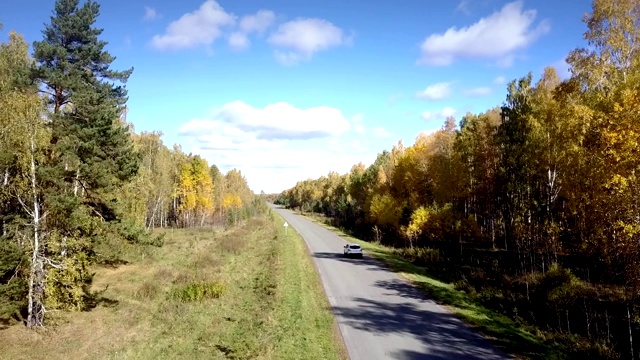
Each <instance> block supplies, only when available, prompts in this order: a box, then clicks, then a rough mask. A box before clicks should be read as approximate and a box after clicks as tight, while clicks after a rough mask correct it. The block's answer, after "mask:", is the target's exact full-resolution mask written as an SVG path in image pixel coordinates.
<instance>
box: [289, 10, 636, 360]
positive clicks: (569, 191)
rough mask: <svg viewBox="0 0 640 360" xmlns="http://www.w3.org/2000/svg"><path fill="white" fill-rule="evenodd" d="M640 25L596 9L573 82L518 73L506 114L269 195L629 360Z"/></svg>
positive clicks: (592, 351) (490, 301)
mask: <svg viewBox="0 0 640 360" xmlns="http://www.w3.org/2000/svg"><path fill="white" fill-rule="evenodd" d="M638 19H640V7H639V6H638V4H637V1H632V0H596V1H594V2H593V12H592V13H591V14H589V15H587V16H586V17H585V19H584V21H585V23H586V24H587V26H588V30H587V31H586V33H585V39H586V40H587V41H588V45H589V48H585V49H577V50H575V51H573V52H571V54H570V55H569V56H568V58H567V61H568V63H569V64H570V66H571V71H572V74H573V75H572V76H571V77H570V78H569V79H566V80H562V79H560V78H559V76H558V74H557V73H556V70H555V69H554V68H547V69H545V71H544V73H543V74H542V76H541V77H540V79H538V80H537V82H534V80H533V77H532V75H531V74H528V75H527V76H524V77H522V78H520V79H516V80H514V81H512V82H511V83H509V84H508V86H507V96H506V99H505V101H504V103H503V104H502V106H500V107H496V108H493V109H490V110H488V111H486V112H484V113H481V114H470V113H469V114H466V115H465V116H463V117H462V119H460V121H459V124H458V125H457V124H456V122H455V120H454V119H452V118H449V119H447V120H446V122H445V124H444V125H443V127H442V128H441V129H440V130H438V131H436V132H434V133H431V134H420V135H419V136H418V137H417V138H416V140H415V143H414V144H413V145H411V146H404V144H402V143H401V142H400V143H398V144H396V145H395V146H393V148H392V149H391V151H387V150H385V151H383V152H382V153H380V154H378V157H377V159H376V160H375V162H374V163H373V164H371V165H369V166H365V165H363V164H358V165H355V166H353V168H352V169H351V171H350V172H349V173H346V174H343V175H339V174H336V173H330V174H328V175H327V176H323V177H321V178H319V179H315V180H312V179H309V180H306V181H301V182H298V183H297V184H296V186H295V187H293V188H291V189H289V190H287V191H285V192H283V193H282V194H281V195H280V197H279V198H278V200H277V201H278V202H279V203H282V204H285V205H287V206H289V207H291V208H296V209H300V210H303V211H314V212H321V213H324V214H326V215H327V216H329V217H330V218H331V219H332V221H333V222H334V223H335V224H337V225H339V226H341V227H343V228H346V229H348V230H350V231H351V232H353V233H355V234H357V235H359V236H361V237H363V238H365V239H369V240H373V241H381V242H382V243H384V244H387V245H391V246H394V247H396V248H397V251H398V252H399V253H401V254H405V255H406V256H407V258H409V259H411V260H412V261H414V262H415V263H417V264H420V265H422V266H424V267H425V268H427V269H428V271H429V272H430V273H431V274H433V275H434V276H439V277H441V278H443V279H445V280H448V281H450V282H452V283H455V284H456V286H457V287H458V288H459V289H461V290H463V291H467V292H468V293H470V294H472V295H473V296H474V297H476V298H477V299H478V300H479V301H481V302H482V303H483V304H485V305H486V306H489V307H491V308H493V309H495V310H497V311H499V312H502V313H504V314H506V315H508V316H510V317H511V318H513V319H515V320H517V321H519V322H521V323H523V324H528V325H530V326H535V327H537V328H538V329H539V330H540V331H543V333H545V334H552V335H553V336H554V337H555V338H556V339H561V340H560V342H561V343H563V344H565V345H566V346H567V347H568V348H570V350H571V351H573V352H572V353H573V354H574V356H577V354H582V355H583V356H587V355H589V356H596V357H624V358H634V357H637V356H638V349H640V346H639V345H637V344H634V340H635V339H636V338H637V337H638V335H640V320H639V319H640V309H639V307H638V306H639V305H640V297H639V291H640V266H638V265H639V264H640V246H639V245H638V244H640V192H639V190H640V180H639V179H638V176H640V121H639V118H638V116H639V115H640V113H639V112H638V109H640V56H639V55H640V53H639V46H640V42H639V40H640V30H638V29H639V28H640V27H639V26H638V25H640V24H639V20H638ZM426 248H429V249H431V250H430V251H422V250H421V249H426ZM434 251H435V252H437V254H438V256H433V254H434ZM416 254H429V256H425V257H421V256H419V255H416Z"/></svg>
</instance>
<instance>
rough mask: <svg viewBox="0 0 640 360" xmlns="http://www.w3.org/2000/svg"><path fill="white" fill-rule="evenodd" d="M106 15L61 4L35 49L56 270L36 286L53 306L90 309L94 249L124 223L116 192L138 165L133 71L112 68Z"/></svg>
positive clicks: (67, 1) (48, 253) (49, 248)
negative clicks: (127, 114)
mask: <svg viewBox="0 0 640 360" xmlns="http://www.w3.org/2000/svg"><path fill="white" fill-rule="evenodd" d="M99 9H100V7H99V4H98V3H96V2H95V1H87V2H85V3H84V5H83V6H81V7H80V6H79V0H57V1H56V3H55V8H54V11H53V15H52V16H51V22H50V24H48V25H46V27H45V29H44V31H43V35H44V39H43V40H42V41H36V42H34V44H33V47H34V58H35V61H36V66H35V69H34V71H33V74H32V75H33V80H34V81H35V82H36V83H38V84H41V86H40V88H41V89H42V93H43V95H44V97H45V99H46V101H47V104H48V106H49V115H48V119H47V125H48V126H49V127H50V129H51V141H50V143H51V146H50V149H49V151H48V153H47V162H46V164H43V165H42V166H40V169H39V172H38V176H39V177H40V179H39V180H40V181H39V185H40V186H41V187H42V189H43V190H42V193H43V194H42V195H43V204H42V206H43V208H44V212H46V213H47V218H46V221H45V223H44V224H42V226H43V228H44V230H46V231H44V232H43V233H46V234H47V238H46V239H42V241H44V242H45V243H46V246H45V245H44V244H43V247H42V249H43V250H42V251H43V252H45V253H44V254H43V257H44V258H45V259H47V261H46V264H48V265H49V267H50V270H48V271H47V276H46V279H47V283H46V284H42V283H40V284H36V285H34V286H36V287H42V286H43V285H45V299H46V302H47V306H48V307H49V308H76V309H81V308H84V307H86V306H87V305H89V304H90V300H91V298H90V296H89V294H88V289H89V285H90V283H91V280H92V274H91V273H90V272H89V266H90V265H91V263H92V262H93V261H94V260H95V258H96V256H95V252H94V246H95V244H96V242H97V241H99V240H100V237H101V236H108V235H107V234H108V232H109V231H110V230H109V229H110V226H109V225H110V224H114V223H117V222H118V220H119V219H120V217H121V212H118V203H117V198H116V196H115V191H116V190H117V188H118V186H120V185H121V184H122V183H123V182H126V181H129V180H130V179H132V178H133V177H134V176H135V175H136V173H137V169H138V166H139V156H138V154H137V153H136V152H135V151H134V149H133V146H132V145H133V144H132V141H131V136H130V129H129V127H128V126H127V125H126V124H125V123H123V121H121V120H120V115H121V113H122V110H123V108H124V105H125V103H126V100H127V97H126V95H127V92H126V89H125V88H124V85H122V84H124V83H125V82H126V81H127V79H128V78H129V76H130V75H131V73H132V71H133V69H129V70H126V71H115V70H112V69H111V68H110V65H111V63H112V62H113V61H114V60H115V58H114V57H113V56H111V54H109V53H108V52H107V51H106V50H104V48H105V46H106V45H107V43H106V42H105V41H102V40H99V36H100V35H101V33H102V29H98V28H95V27H94V24H95V22H96V19H97V17H98V16H99ZM117 83H119V84H120V85H116V84H117ZM45 249H46V250H45ZM51 266H53V267H51ZM38 281H39V282H44V278H43V277H40V278H39V279H38ZM42 320H43V319H34V320H33V321H29V322H28V325H29V326H34V325H39V324H42Z"/></svg>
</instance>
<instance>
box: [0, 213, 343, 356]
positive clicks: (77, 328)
mask: <svg viewBox="0 0 640 360" xmlns="http://www.w3.org/2000/svg"><path fill="white" fill-rule="evenodd" d="M280 220H281V219H280V218H279V215H277V214H275V213H271V214H269V215H265V216H263V217H260V218H256V219H252V220H249V221H248V222H247V223H246V224H243V225H242V226H241V227H237V228H235V229H231V230H228V231H222V230H216V231H214V230H212V229H185V230H167V231H166V234H165V239H166V241H165V246H164V247H162V248H158V249H155V250H152V251H149V252H146V253H144V256H140V255H136V256H134V257H132V258H131V259H128V260H129V261H130V262H129V263H128V264H126V265H121V266H118V267H102V268H98V269H96V271H97V273H96V277H95V283H94V289H95V290H100V289H104V288H105V287H107V286H108V287H107V289H106V291H105V292H104V294H103V296H104V298H103V299H102V301H101V303H100V305H99V306H98V307H96V308H95V309H93V310H92V311H88V312H81V313H60V314H51V315H52V322H51V323H50V325H49V326H48V327H47V329H46V330H43V331H38V332H31V331H27V330H25V329H24V327H22V326H20V325H16V326H12V327H9V328H7V329H5V330H2V331H0V348H2V349H3V351H2V353H1V354H0V358H8V359H33V358H48V359H68V358H73V359H156V358H188V359H249V358H250V359H305V358H307V359H308V358H314V359H345V358H346V355H345V354H346V352H345V351H344V345H343V344H342V343H341V339H340V337H339V335H338V333H337V330H336V328H335V326H334V319H333V315H332V313H331V310H330V308H329V304H328V301H327V299H326V296H325V294H324V292H323V290H322V287H321V284H320V280H319V277H318V275H317V273H316V271H315V268H314V267H313V263H312V262H311V259H310V258H309V257H308V256H307V254H306V248H305V246H304V243H303V242H302V241H301V239H299V238H298V237H297V235H295V234H293V232H291V231H290V232H289V233H288V234H286V235H285V233H284V229H282V226H280V225H281V224H282V222H281V221H280ZM27 349H28V351H27Z"/></svg>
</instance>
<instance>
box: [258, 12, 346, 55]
mask: <svg viewBox="0 0 640 360" xmlns="http://www.w3.org/2000/svg"><path fill="white" fill-rule="evenodd" d="M267 41H268V42H269V43H270V44H272V45H273V46H275V47H276V52H275V56H276V59H277V60H278V61H279V62H281V63H282V64H284V65H293V64H296V63H298V62H299V61H301V60H308V59H310V58H311V57H312V56H313V55H314V54H315V53H317V52H320V51H324V50H328V49H330V48H332V47H337V46H341V45H345V44H348V43H349V42H350V39H349V38H348V37H347V36H345V34H344V32H343V31H342V29H340V28H339V27H337V26H335V25H334V24H332V23H331V22H329V21H327V20H323V19H296V20H292V21H289V22H286V23H284V24H281V25H280V26H279V27H278V29H277V30H276V31H275V32H274V33H273V34H271V35H270V36H269V39H268V40H267Z"/></svg>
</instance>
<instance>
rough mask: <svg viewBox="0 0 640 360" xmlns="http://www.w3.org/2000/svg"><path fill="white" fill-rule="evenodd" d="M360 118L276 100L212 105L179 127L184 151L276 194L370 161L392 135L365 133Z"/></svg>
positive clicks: (376, 130) (375, 131)
mask: <svg viewBox="0 0 640 360" xmlns="http://www.w3.org/2000/svg"><path fill="white" fill-rule="evenodd" d="M364 122H365V120H364V117H363V116H362V115H361V114H356V115H354V116H352V117H351V118H345V117H344V116H343V115H342V112H341V111H340V110H339V109H336V108H332V107H327V106H317V107H312V108H308V109H300V108H296V107H294V106H293V105H291V104H288V103H284V102H279V103H275V104H271V105H268V106H265V107H264V108H256V107H253V106H250V105H248V104H245V103H243V102H241V101H235V102H231V103H228V104H225V105H223V106H220V107H216V108H215V109H214V110H212V111H211V113H210V114H209V115H208V116H205V117H202V118H197V119H192V120H191V121H189V122H187V123H185V124H183V125H182V126H181V127H180V129H179V135H180V136H181V137H183V138H184V139H185V141H183V142H181V143H183V144H185V150H186V151H191V152H194V153H198V154H201V155H202V156H203V157H205V158H206V159H207V160H208V161H209V163H210V164H216V165H217V166H218V167H219V168H220V169H221V171H228V170H230V169H232V168H237V169H239V170H241V171H242V173H243V174H244V175H245V176H246V177H247V179H248V181H249V186H251V188H252V189H253V190H254V191H256V192H259V191H260V190H264V191H266V192H269V193H271V192H280V191H282V190H284V189H287V188H290V187H292V186H294V185H295V183H296V182H297V181H299V180H301V179H305V178H307V177H312V178H317V177H319V176H322V175H326V174H327V173H329V172H330V171H337V172H340V173H344V172H347V171H349V169H350V168H351V166H352V165H354V164H356V163H358V162H360V161H363V162H366V163H370V162H372V161H373V160H374V159H375V157H376V155H377V153H378V151H379V150H380V149H379V140H378V139H387V138H389V137H390V136H393V135H392V134H390V133H389V132H388V131H386V130H385V129H384V128H381V127H374V128H372V129H367V128H365V126H364Z"/></svg>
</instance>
